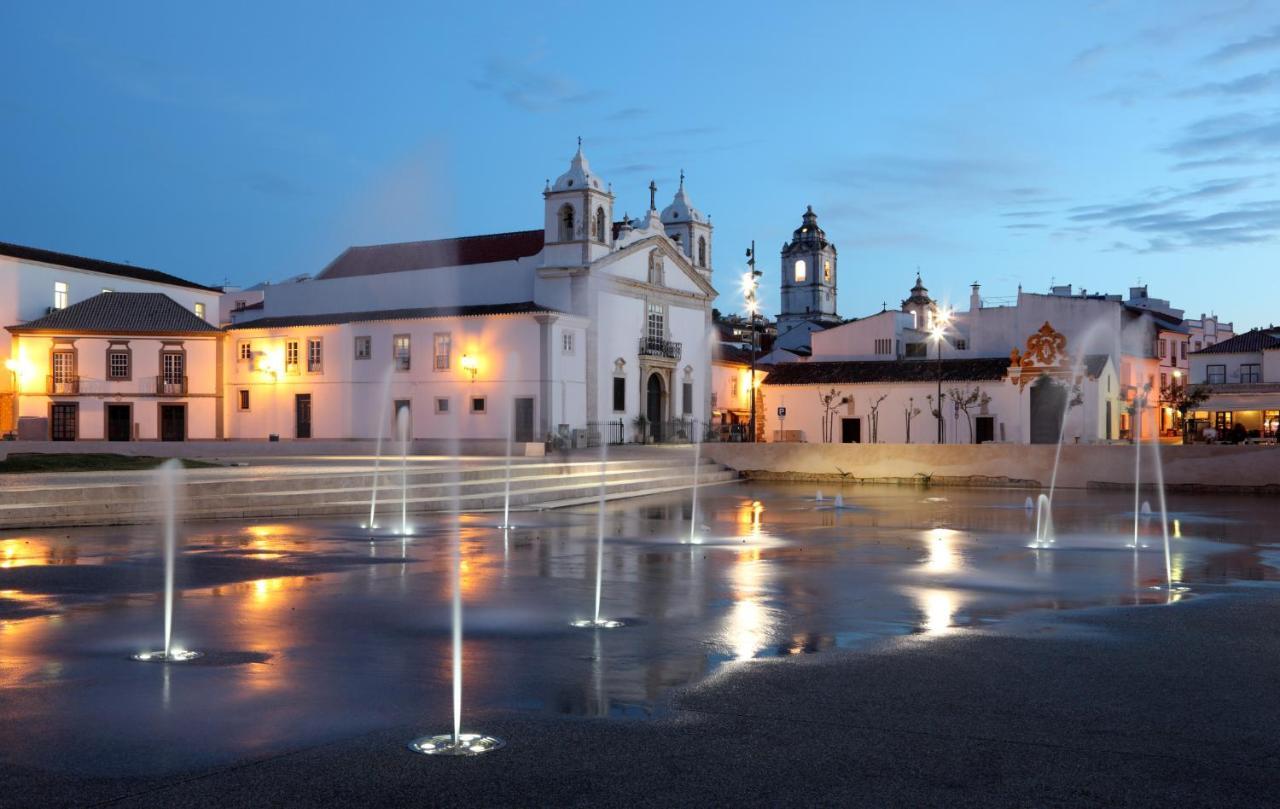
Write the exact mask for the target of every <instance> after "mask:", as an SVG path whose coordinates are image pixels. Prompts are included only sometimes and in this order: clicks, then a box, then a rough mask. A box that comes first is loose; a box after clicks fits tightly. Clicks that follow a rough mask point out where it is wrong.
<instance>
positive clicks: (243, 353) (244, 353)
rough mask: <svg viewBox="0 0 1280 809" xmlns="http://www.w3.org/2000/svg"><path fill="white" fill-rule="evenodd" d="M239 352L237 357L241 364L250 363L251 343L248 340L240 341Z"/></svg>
mask: <svg viewBox="0 0 1280 809" xmlns="http://www.w3.org/2000/svg"><path fill="white" fill-rule="evenodd" d="M239 351H240V353H239V357H240V360H241V361H242V362H251V361H252V360H253V343H250V342H249V341H248V340H241V341H240V344H239Z"/></svg>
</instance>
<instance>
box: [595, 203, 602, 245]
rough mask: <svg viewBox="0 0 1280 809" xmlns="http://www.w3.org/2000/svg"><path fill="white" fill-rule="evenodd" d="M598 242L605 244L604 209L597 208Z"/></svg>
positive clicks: (596, 232)
mask: <svg viewBox="0 0 1280 809" xmlns="http://www.w3.org/2000/svg"><path fill="white" fill-rule="evenodd" d="M595 235H596V241H598V242H600V243H601V244H604V208H596V226H595Z"/></svg>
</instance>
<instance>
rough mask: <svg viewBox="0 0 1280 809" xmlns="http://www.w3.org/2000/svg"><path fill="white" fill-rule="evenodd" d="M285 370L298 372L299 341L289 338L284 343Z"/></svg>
mask: <svg viewBox="0 0 1280 809" xmlns="http://www.w3.org/2000/svg"><path fill="white" fill-rule="evenodd" d="M284 372H285V373H286V374H296V373H298V341H297V340H289V341H287V342H286V343H285V344H284Z"/></svg>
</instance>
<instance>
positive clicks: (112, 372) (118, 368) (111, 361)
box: [107, 348, 129, 380]
mask: <svg viewBox="0 0 1280 809" xmlns="http://www.w3.org/2000/svg"><path fill="white" fill-rule="evenodd" d="M107 378H108V379H117V380H119V379H128V378H129V351H128V349H119V348H113V349H110V350H109V351H108V352H107Z"/></svg>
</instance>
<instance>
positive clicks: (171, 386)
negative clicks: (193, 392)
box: [156, 376, 187, 396]
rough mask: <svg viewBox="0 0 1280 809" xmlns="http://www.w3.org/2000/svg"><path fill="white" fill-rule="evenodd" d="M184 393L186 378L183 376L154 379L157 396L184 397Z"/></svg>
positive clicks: (185, 390) (185, 391)
mask: <svg viewBox="0 0 1280 809" xmlns="http://www.w3.org/2000/svg"><path fill="white" fill-rule="evenodd" d="M186 393H187V378H186V377H185V376H168V377H166V376H158V377H156V395H157V396H185V395H186Z"/></svg>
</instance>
